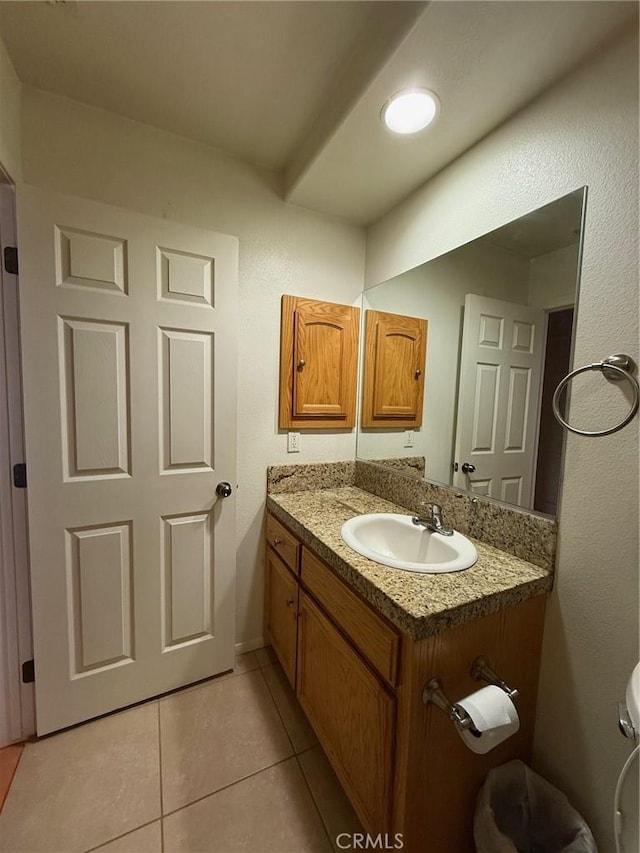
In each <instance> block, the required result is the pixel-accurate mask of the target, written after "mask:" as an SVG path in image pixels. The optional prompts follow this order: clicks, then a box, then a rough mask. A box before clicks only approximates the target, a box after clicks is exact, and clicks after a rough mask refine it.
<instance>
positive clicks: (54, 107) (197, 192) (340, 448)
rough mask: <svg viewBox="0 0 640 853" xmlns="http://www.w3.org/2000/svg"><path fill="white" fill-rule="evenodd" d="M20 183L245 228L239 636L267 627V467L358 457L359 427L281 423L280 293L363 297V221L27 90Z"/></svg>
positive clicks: (221, 160)
mask: <svg viewBox="0 0 640 853" xmlns="http://www.w3.org/2000/svg"><path fill="white" fill-rule="evenodd" d="M23 92H24V94H23V125H22V143H23V170H24V180H25V181H26V182H27V183H30V184H35V185H37V186H40V187H46V188H49V189H52V190H57V191H60V192H66V193H72V194H74V195H78V196H83V197H86V198H91V199H96V200H98V201H102V202H106V203H108V204H115V205H120V206H122V207H126V208H130V209H131V210H137V211H140V212H142V213H147V214H150V215H153V216H165V217H168V218H170V219H174V220H177V221H179V222H185V223H187V224H193V225H197V226H200V227H203V228H210V229H212V230H216V231H222V232H226V233H228V234H235V235H237V236H238V237H239V238H240V328H239V330H238V331H239V348H240V351H239V371H238V375H239V389H238V390H239V422H238V482H239V491H238V601H237V612H238V618H237V639H238V641H239V642H243V643H250V642H251V641H253V640H254V639H257V638H259V637H260V636H261V634H262V606H263V605H262V597H263V571H262V559H263V558H262V544H261V529H262V520H263V508H264V499H265V483H266V468H267V466H268V465H273V464H279V463H280V464H281V463H287V462H289V463H290V462H305V461H307V462H310V461H325V460H338V459H348V458H353V456H354V452H355V433H354V432H353V431H347V432H346V433H345V432H337V433H320V434H312V435H310V434H307V433H303V435H302V440H301V452H300V453H299V454H297V455H295V456H291V455H287V453H286V435H284V434H282V435H279V434H278V430H277V418H276V409H277V395H278V360H279V340H280V338H279V334H280V296H281V294H283V293H292V294H296V295H302V296H312V297H315V298H319V299H327V300H329V301H334V302H344V303H349V304H352V303H353V302H354V301H359V296H360V292H361V290H362V286H363V266H364V232H363V231H362V229H360V228H356V227H354V226H350V225H347V224H345V223H343V222H342V221H340V220H336V219H330V218H328V217H326V216H323V215H320V214H314V213H311V212H309V211H306V210H303V209H301V208H296V207H293V206H292V205H287V204H284V203H283V202H282V201H281V200H280V199H279V197H278V195H277V181H276V177H275V175H274V174H272V173H270V172H268V171H262V170H258V169H255V168H252V167H250V166H247V165H244V164H242V163H241V162H239V161H237V160H233V159H231V158H229V157H226V156H224V155H222V154H220V153H219V152H217V151H215V150H214V149H212V148H209V147H207V146H205V145H203V144H199V143H195V142H191V141H189V140H186V139H183V138H181V137H178V136H174V135H172V134H169V133H166V132H164V131H160V130H156V129H154V128H151V127H148V126H146V125H142V124H139V123H136V122H133V121H129V120H127V119H123V118H120V117H118V116H115V115H113V114H111V113H108V112H104V111H102V110H98V109H94V108H91V107H87V106H84V105H82V104H79V103H77V102H74V101H70V100H67V99H65V98H60V97H56V96H52V95H49V94H46V93H43V92H39V91H36V90H33V89H30V88H29V87H24V90H23Z"/></svg>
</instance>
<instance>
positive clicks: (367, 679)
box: [296, 592, 396, 832]
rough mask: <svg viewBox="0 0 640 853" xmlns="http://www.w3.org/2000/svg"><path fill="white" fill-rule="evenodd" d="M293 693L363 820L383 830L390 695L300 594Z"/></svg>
mask: <svg viewBox="0 0 640 853" xmlns="http://www.w3.org/2000/svg"><path fill="white" fill-rule="evenodd" d="M296 693H297V696H298V700H299V702H300V704H301V705H302V707H303V709H304V711H305V713H306V715H307V717H308V718H309V721H310V722H311V725H312V726H313V728H314V730H315V733H316V735H317V737H318V740H319V741H320V743H321V745H322V747H323V748H324V751H325V752H326V754H327V756H328V758H329V760H330V762H331V764H332V765H333V768H334V770H335V771H336V774H337V775H338V778H339V779H340V781H341V782H342V785H343V787H344V789H345V791H346V792H347V795H348V796H349V799H350V800H351V802H352V803H353V806H354V808H355V810H356V812H357V813H358V814H359V816H360V818H361V819H362V822H363V823H364V825H365V826H367V827H371V828H375V831H376V832H383V831H384V827H387V826H389V822H390V819H391V801H392V798H391V791H392V787H393V738H394V730H395V713H396V701H395V697H394V696H393V695H392V694H391V693H389V692H387V690H386V689H385V686H384V684H383V683H382V681H381V680H380V679H379V678H377V677H376V675H375V674H374V673H373V672H372V671H371V670H370V669H369V667H368V666H367V665H366V663H365V662H364V661H363V660H362V658H361V657H360V656H359V655H358V654H357V652H356V651H355V649H354V648H353V646H352V645H351V644H350V643H349V642H348V641H347V640H346V639H345V638H344V637H343V635H342V634H341V632H340V631H339V630H338V628H337V627H336V626H335V625H334V623H333V622H331V621H330V620H329V619H328V618H327V617H326V616H325V615H324V613H323V612H322V611H321V610H320V608H319V607H318V606H317V605H316V604H314V601H313V599H312V598H311V597H310V596H309V595H307V594H306V593H305V592H301V593H300V611H299V618H298V671H297V677H296Z"/></svg>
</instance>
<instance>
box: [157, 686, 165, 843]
mask: <svg viewBox="0 0 640 853" xmlns="http://www.w3.org/2000/svg"><path fill="white" fill-rule="evenodd" d="M158 772H159V774H160V775H159V779H158V781H159V783H160V853H164V820H163V817H164V795H163V790H162V789H163V784H164V782H163V778H162V725H161V723H160V702H158Z"/></svg>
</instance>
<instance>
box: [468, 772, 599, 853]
mask: <svg viewBox="0 0 640 853" xmlns="http://www.w3.org/2000/svg"><path fill="white" fill-rule="evenodd" d="M473 835H474V839H475V842H476V851H477V853H597V847H596V843H595V841H594V838H593V835H592V834H591V830H590V829H589V827H588V826H587V824H586V823H585V821H584V818H583V817H582V816H581V815H579V814H578V812H577V811H576V810H575V809H574V808H573V806H572V805H571V803H570V802H569V800H568V799H567V798H566V797H565V795H564V794H561V793H560V791H558V789H557V788H554V786H553V785H551V784H550V783H549V782H547V781H546V779H543V778H542V777H541V776H538V774H537V773H534V772H533V770H531V768H530V767H527V765H526V764H524V763H523V762H522V761H509V762H508V763H507V764H503V765H502V766H500V767H496V768H495V769H494V770H491V771H489V773H488V775H487V778H486V780H485V783H484V785H483V786H482V789H481V791H480V793H479V795H478V801H477V804H476V813H475V818H474V824H473Z"/></svg>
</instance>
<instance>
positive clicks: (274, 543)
mask: <svg viewBox="0 0 640 853" xmlns="http://www.w3.org/2000/svg"><path fill="white" fill-rule="evenodd" d="M273 545H274V548H277V547H278V545H282V539H278V537H277V536H276V538H275V539H274V540H273Z"/></svg>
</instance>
